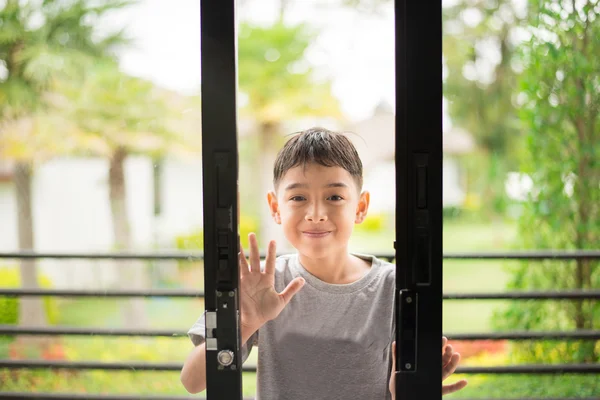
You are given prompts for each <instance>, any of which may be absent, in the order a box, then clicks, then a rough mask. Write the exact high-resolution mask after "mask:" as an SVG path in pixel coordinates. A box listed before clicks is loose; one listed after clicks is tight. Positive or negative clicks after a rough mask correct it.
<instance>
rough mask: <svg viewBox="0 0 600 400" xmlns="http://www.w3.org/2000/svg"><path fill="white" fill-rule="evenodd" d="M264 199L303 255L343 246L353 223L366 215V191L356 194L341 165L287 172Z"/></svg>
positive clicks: (320, 254) (323, 253)
mask: <svg viewBox="0 0 600 400" xmlns="http://www.w3.org/2000/svg"><path fill="white" fill-rule="evenodd" d="M268 201H269V207H270V209H271V213H272V215H273V219H274V220H275V222H276V223H278V224H281V225H282V227H283V232H284V234H285V236H286V238H287V239H288V240H289V242H290V243H291V244H292V245H293V246H294V247H295V248H296V249H297V250H298V251H299V252H300V253H302V254H303V255H305V256H307V257H311V258H322V257H325V256H327V254H330V252H331V251H332V250H333V251H335V250H344V251H345V250H346V249H347V246H348V241H349V240H350V235H351V234H352V230H353V228H354V224H359V223H361V222H362V221H363V220H364V219H365V217H366V215H367V210H368V207H369V193H368V192H363V193H359V189H358V187H357V185H356V182H355V181H354V178H353V177H352V176H351V175H350V173H349V172H348V171H346V170H345V169H343V168H341V167H325V166H322V165H320V164H307V165H306V167H303V166H298V167H295V168H292V169H290V170H289V171H287V173H286V174H285V175H284V177H283V178H282V179H281V181H280V183H279V187H278V189H277V193H275V192H271V193H269V194H268Z"/></svg>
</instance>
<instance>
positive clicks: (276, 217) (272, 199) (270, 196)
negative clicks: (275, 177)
mask: <svg viewBox="0 0 600 400" xmlns="http://www.w3.org/2000/svg"><path fill="white" fill-rule="evenodd" d="M267 202H268V203H269V209H270V210H271V215H272V216H273V221H275V223H277V224H280V225H281V215H280V214H279V203H278V202H277V195H276V194H275V192H273V191H271V192H269V193H267Z"/></svg>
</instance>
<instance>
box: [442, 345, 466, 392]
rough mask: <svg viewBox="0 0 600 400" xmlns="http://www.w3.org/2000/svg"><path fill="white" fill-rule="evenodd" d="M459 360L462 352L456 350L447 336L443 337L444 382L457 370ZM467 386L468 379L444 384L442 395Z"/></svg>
mask: <svg viewBox="0 0 600 400" xmlns="http://www.w3.org/2000/svg"><path fill="white" fill-rule="evenodd" d="M459 362H460V354H459V353H455V352H454V349H453V348H452V345H450V344H448V339H447V338H446V337H442V382H443V381H445V380H446V379H447V378H448V377H449V376H450V375H452V374H453V373H454V371H456V367H458V363H459ZM465 386H467V381H466V380H464V379H462V380H460V381H458V382H455V383H453V384H451V385H442V396H444V395H446V394H450V393H454V392H458V391H459V390H461V389H464V387H465Z"/></svg>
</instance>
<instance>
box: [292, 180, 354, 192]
mask: <svg viewBox="0 0 600 400" xmlns="http://www.w3.org/2000/svg"><path fill="white" fill-rule="evenodd" d="M324 187H326V188H332V187H344V188H347V187H348V185H346V184H345V183H344V182H332V183H328V184H327V185H325V186H324ZM293 189H308V184H306V183H291V184H289V185H287V186H286V187H285V190H286V191H288V190H293Z"/></svg>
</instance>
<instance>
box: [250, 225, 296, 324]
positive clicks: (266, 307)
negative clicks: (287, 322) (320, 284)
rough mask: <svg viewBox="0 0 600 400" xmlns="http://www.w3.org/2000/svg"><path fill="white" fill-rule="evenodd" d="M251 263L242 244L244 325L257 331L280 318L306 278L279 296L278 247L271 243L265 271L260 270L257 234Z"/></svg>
mask: <svg viewBox="0 0 600 400" xmlns="http://www.w3.org/2000/svg"><path fill="white" fill-rule="evenodd" d="M248 239H249V242H250V257H249V259H250V263H249V264H248V260H246V255H245V254H244V249H243V248H242V246H241V245H240V286H241V298H240V301H241V313H242V314H241V320H242V324H243V325H246V326H249V327H253V328H257V327H260V326H262V325H264V324H265V323H267V322H268V321H270V320H272V319H275V318H277V316H278V315H279V314H280V313H281V311H282V310H283V309H284V308H285V306H286V305H287V304H288V303H289V302H290V300H291V299H292V298H293V297H294V295H295V294H296V293H298V291H299V290H300V289H301V288H302V286H303V285H304V279H302V278H296V279H294V280H292V281H291V282H290V283H289V284H288V286H287V287H286V288H285V289H284V290H283V291H282V292H281V293H278V292H277V290H275V258H276V244H275V241H274V240H272V241H271V242H269V248H268V250H267V259H266V263H265V268H264V271H261V267H260V253H259V250H258V241H257V240H256V235H255V234H253V233H251V234H250V235H248Z"/></svg>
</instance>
